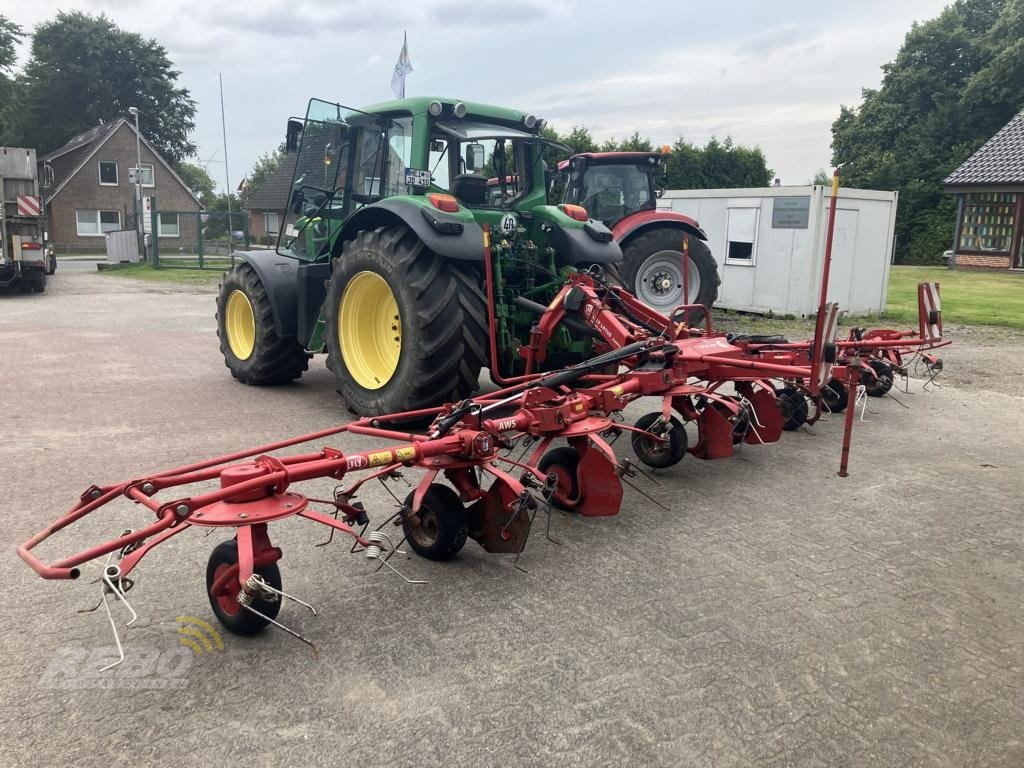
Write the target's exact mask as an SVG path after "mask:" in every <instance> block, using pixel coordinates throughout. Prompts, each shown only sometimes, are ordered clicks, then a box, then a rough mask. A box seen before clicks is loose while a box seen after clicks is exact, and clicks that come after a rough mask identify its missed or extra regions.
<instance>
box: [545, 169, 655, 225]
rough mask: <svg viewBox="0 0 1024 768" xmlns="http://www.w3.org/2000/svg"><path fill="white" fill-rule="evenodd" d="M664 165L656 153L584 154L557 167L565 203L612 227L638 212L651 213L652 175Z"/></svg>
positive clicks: (652, 195)
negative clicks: (577, 207)
mask: <svg viewBox="0 0 1024 768" xmlns="http://www.w3.org/2000/svg"><path fill="white" fill-rule="evenodd" d="M663 162H664V156H663V155H662V154H661V153H659V152H584V153H581V154H578V155H574V156H573V157H572V158H570V159H569V160H564V161H562V162H561V163H559V164H558V171H559V175H560V176H562V178H563V180H564V184H565V193H564V201H565V202H566V203H572V204H575V205H581V206H583V207H584V208H585V209H586V210H587V212H588V213H590V215H591V216H593V217H594V218H595V219H598V220H600V221H602V222H604V223H605V225H607V226H609V227H614V226H615V224H617V223H618V222H619V221H621V220H622V219H624V218H625V217H626V216H629V215H630V214H632V213H636V212H637V211H653V210H654V209H655V207H656V200H657V197H658V195H657V190H656V186H655V179H654V174H655V171H657V170H659V169H660V167H661V165H662V163H663Z"/></svg>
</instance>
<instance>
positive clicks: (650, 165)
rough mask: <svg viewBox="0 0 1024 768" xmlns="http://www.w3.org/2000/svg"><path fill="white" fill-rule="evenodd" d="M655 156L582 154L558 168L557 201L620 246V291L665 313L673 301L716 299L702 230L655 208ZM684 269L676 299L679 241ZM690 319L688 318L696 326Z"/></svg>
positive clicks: (660, 157)
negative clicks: (579, 211) (560, 187)
mask: <svg viewBox="0 0 1024 768" xmlns="http://www.w3.org/2000/svg"><path fill="white" fill-rule="evenodd" d="M665 158H666V155H665V154H663V153H661V152H583V153H580V154H578V155H573V156H572V157H571V158H569V159H568V160H563V161H562V162H560V163H559V164H558V173H559V178H560V180H561V181H562V183H563V184H564V191H563V192H562V202H563V203H571V204H575V205H582V206H583V207H584V208H586V209H587V212H588V213H589V214H590V216H591V217H592V218H594V219H598V220H600V221H602V222H604V223H605V225H606V226H608V227H609V228H610V229H611V230H612V235H613V236H614V238H615V240H616V241H618V243H619V245H620V246H621V248H622V256H623V261H622V267H621V277H622V283H623V286H624V287H625V288H626V290H628V291H629V292H630V293H632V294H634V295H635V296H636V297H637V298H639V299H640V300H641V301H642V302H644V303H645V304H647V305H648V306H649V307H651V308H653V309H656V310H658V311H660V312H671V311H672V309H673V308H675V307H678V306H679V305H680V304H703V305H704V306H706V307H710V306H711V305H712V304H714V302H715V299H717V298H718V284H719V283H720V282H721V281H720V279H719V277H718V265H717V264H716V263H715V259H714V258H713V257H712V255H711V250H710V249H709V248H708V246H707V244H706V242H705V241H706V240H707V239H708V236H707V233H705V232H704V230H703V229H701V227H700V224H698V223H697V222H696V221H695V220H693V219H691V218H690V217H689V216H684V215H683V214H680V213H674V212H672V211H659V210H657V199H658V190H657V185H656V183H655V172H656V171H658V170H659V169H660V168H661V165H662V163H663V162H664V161H665ZM684 235H688V236H689V264H690V267H689V270H688V275H687V289H688V291H689V296H687V297H685V298H684V297H683V254H682V249H683V236H684ZM697 320H698V318H696V317H695V318H693V321H694V322H696V321H697Z"/></svg>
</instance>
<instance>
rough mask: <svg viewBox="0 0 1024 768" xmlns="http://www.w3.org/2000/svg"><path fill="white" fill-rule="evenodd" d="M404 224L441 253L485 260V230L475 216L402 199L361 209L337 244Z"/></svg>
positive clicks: (463, 258)
mask: <svg viewBox="0 0 1024 768" xmlns="http://www.w3.org/2000/svg"><path fill="white" fill-rule="evenodd" d="M402 224H404V225H405V226H407V227H409V228H410V229H411V230H412V231H413V232H415V233H416V236H417V237H418V238H419V239H420V241H421V242H422V243H423V244H424V245H425V246H427V248H429V249H430V250H431V251H433V252H434V253H436V254H438V255H439V256H444V257H445V258H449V259H458V260H460V261H483V260H484V231H483V229H481V228H480V225H479V224H477V223H476V222H475V221H473V219H472V217H470V216H458V215H452V214H450V213H444V212H443V211H439V210H437V209H435V208H434V207H432V206H429V205H423V204H421V203H416V202H413V201H412V200H409V199H403V198H388V199H386V200H381V201H379V202H377V203H373V204H372V205H367V206H365V207H363V208H360V209H359V210H358V211H356V212H355V213H354V214H352V215H351V216H350V217H349V219H348V221H346V222H345V225H344V226H343V227H342V229H341V232H340V233H339V235H338V239H337V246H338V247H340V246H341V245H342V243H344V242H345V241H346V240H351V239H353V238H354V237H355V236H356V234H357V233H358V232H361V231H363V230H367V229H376V228H377V227H394V226H400V225H402ZM446 230H447V231H446Z"/></svg>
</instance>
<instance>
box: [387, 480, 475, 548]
mask: <svg viewBox="0 0 1024 768" xmlns="http://www.w3.org/2000/svg"><path fill="white" fill-rule="evenodd" d="M414 495H415V494H414V493H410V494H409V495H408V496H406V497H405V504H406V506H408V507H409V508H412V500H413V496H414ZM419 518H420V523H419V525H416V526H413V525H412V524H411V523H410V522H409V521H408V520H406V521H403V522H402V531H403V532H404V533H405V538H406V540H407V541H408V542H409V546H410V547H412V548H413V550H415V552H416V554H417V555H419V556H420V557H425V558H427V559H428V560H451V559H452V558H453V557H455V555H457V554H458V553H459V550H460V549H462V547H463V546H464V545H465V544H466V537H467V536H469V513H468V512H467V511H466V507H465V506H463V504H462V499H460V498H459V494H457V493H456V492H455V491H453V490H452V489H451V488H449V487H448V486H447V485H440V484H438V483H433V484H431V486H430V487H429V488H427V492H426V493H425V494H423V503H422V504H420V514H419Z"/></svg>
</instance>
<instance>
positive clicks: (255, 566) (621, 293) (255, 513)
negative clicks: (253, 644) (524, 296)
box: [18, 237, 948, 663]
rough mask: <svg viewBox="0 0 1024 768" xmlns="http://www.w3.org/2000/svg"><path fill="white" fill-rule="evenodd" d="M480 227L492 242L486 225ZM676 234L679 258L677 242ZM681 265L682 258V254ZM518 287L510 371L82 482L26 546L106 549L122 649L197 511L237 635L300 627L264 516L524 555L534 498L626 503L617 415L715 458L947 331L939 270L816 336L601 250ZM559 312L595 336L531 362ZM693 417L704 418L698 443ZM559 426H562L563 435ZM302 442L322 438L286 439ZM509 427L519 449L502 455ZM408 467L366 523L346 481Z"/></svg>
mask: <svg viewBox="0 0 1024 768" xmlns="http://www.w3.org/2000/svg"><path fill="white" fill-rule="evenodd" d="M485 241H487V238H486V237H485ZM485 245H486V247H487V248H488V249H490V243H489V242H486V243H485ZM683 254H684V259H685V254H686V248H685V246H684V247H683ZM827 263H828V260H827V259H826V264H827ZM682 271H683V274H685V273H686V271H687V267H686V265H685V263H684V266H683V269H682ZM488 289H489V290H491V289H492V285H491V283H490V277H488ZM520 306H521V307H523V308H526V309H533V310H535V311H536V312H537V313H538V315H539V317H538V319H537V322H536V324H535V326H534V328H533V332H532V334H531V336H530V340H529V344H527V345H525V346H523V347H522V349H521V350H520V354H521V355H522V356H523V358H524V359H525V363H526V366H525V370H526V373H525V374H524V375H522V376H519V377H516V378H515V379H510V380H508V381H507V382H505V383H506V384H508V385H509V386H506V388H504V389H500V390H498V391H496V392H492V393H488V394H485V395H482V396H479V397H477V398H474V399H471V400H465V401H462V402H459V403H452V404H448V405H445V406H442V407H439V408H434V409H427V410H420V411H416V412H409V413H398V414H382V415H379V416H374V417H365V418H362V419H359V420H357V421H355V422H352V423H350V424H346V425H341V426H336V427H332V428H330V429H325V430H321V431H319V432H314V433H311V434H307V435H301V436H299V437H295V438H291V439H288V440H283V441H280V442H277V443H273V444H270V445H263V446H259V447H257V448H252V449H249V450H245V451H240V452H237V453H233V454H229V455H226V456H219V457H216V458H213V459H209V460H206V461H202V462H198V463H193V464H189V465H187V466H183V467H178V468H176V469H171V470H166V471H162V472H157V473H152V474H148V475H142V476H140V477H137V478H134V479H131V480H127V481H124V482H120V483H116V484H113V485H106V486H93V487H90V488H89V489H87V490H86V491H85V492H84V493H83V494H82V495H81V497H80V499H79V501H78V503H77V504H75V506H74V507H73V508H72V509H71V510H70V511H69V512H68V513H66V514H65V515H64V516H62V517H61V518H59V519H58V520H57V521H56V522H54V523H52V524H51V525H49V526H48V527H46V528H45V529H44V530H42V531H40V532H38V533H36V534H35V535H34V536H32V537H31V538H30V539H29V540H28V541H26V542H25V543H24V544H22V545H21V546H20V547H19V548H18V554H19V555H20V556H21V558H22V559H23V560H25V562H26V563H28V564H29V565H30V566H31V567H32V568H33V569H34V570H35V571H36V572H37V573H38V574H39V575H40V576H42V577H43V578H47V579H75V578H78V577H79V575H80V574H81V567H82V566H83V565H84V564H86V563H88V562H90V561H92V560H95V559H97V558H105V562H104V566H103V569H102V572H101V580H102V589H103V604H104V605H105V607H106V610H107V614H108V617H109V618H110V623H111V626H112V627H113V628H114V634H115V639H116V641H117V645H118V648H119V650H120V648H121V644H120V639H119V638H118V634H117V628H116V622H115V621H114V619H113V616H112V614H111V611H110V603H109V602H108V596H113V598H114V599H115V600H116V601H118V602H123V603H124V605H125V606H126V607H127V609H128V610H129V611H130V612H131V614H132V616H133V617H134V611H132V609H131V607H130V605H129V604H128V601H127V599H126V592H127V591H128V590H129V589H130V588H131V586H132V578H131V576H132V575H133V574H134V571H135V568H136V566H138V564H139V562H140V561H141V560H142V558H143V557H145V555H146V554H147V553H149V552H150V551H152V549H153V548H154V547H156V546H158V545H160V544H162V543H163V542H166V541H167V540H169V539H170V538H172V537H174V536H176V535H178V534H180V533H182V532H183V531H185V530H187V529H189V528H193V527H196V528H221V529H224V530H225V532H227V533H230V534H233V537H232V538H228V539H226V540H225V541H223V542H222V543H220V544H218V545H217V546H216V547H214V548H213V551H212V552H211V554H210V558H209V562H208V566H207V571H206V590H207V593H208V597H209V601H210V605H211V607H212V609H213V612H214V614H215V615H216V616H217V618H218V619H219V621H220V622H221V623H222V624H223V625H224V627H225V628H227V629H228V630H229V631H231V632H234V633H236V634H243V635H245V634H252V633H254V632H257V631H259V630H261V629H262V628H264V627H265V626H267V625H268V624H274V625H275V626H278V627H280V628H282V629H284V630H285V631H287V632H289V633H290V634H292V635H294V636H296V637H299V638H300V639H302V640H303V641H304V642H307V643H308V642H309V641H308V640H306V639H305V638H302V637H301V636H300V635H299V634H298V633H297V632H295V631H294V630H292V629H289V628H287V627H285V626H284V625H282V624H281V623H279V622H278V620H277V618H278V613H279V611H280V608H281V604H282V599H291V600H295V601H296V602H299V603H301V604H302V605H304V606H306V607H307V608H309V609H310V610H313V609H312V607H311V606H309V605H308V603H304V602H303V601H301V600H297V598H294V597H292V596H291V595H289V594H287V593H286V592H284V591H283V589H282V581H281V575H280V571H279V570H278V566H277V563H278V561H279V560H280V559H281V557H282V552H281V550H280V549H279V548H277V547H276V546H274V545H273V543H272V542H271V538H270V534H269V527H270V524H271V523H276V522H279V521H283V520H285V519H287V518H301V519H304V520H307V521H310V522H312V523H317V524H319V525H322V526H326V527H328V528H330V529H331V532H332V536H333V534H334V532H341V533H343V534H345V535H347V536H349V537H350V538H351V539H352V540H353V545H352V551H353V552H361V553H363V554H364V556H365V557H367V558H369V559H371V560H373V561H374V562H375V563H379V564H380V565H381V566H384V565H386V566H388V567H389V568H392V570H394V568H393V566H392V564H390V563H389V562H388V559H389V558H390V557H391V555H393V554H394V553H395V552H397V551H400V550H399V549H398V548H399V547H401V546H402V543H401V541H400V539H404V540H405V541H407V542H408V544H409V546H410V547H411V548H412V549H413V550H415V551H416V552H417V553H418V554H420V555H422V556H424V557H427V558H430V559H433V560H447V559H450V558H452V557H454V556H455V555H456V554H457V553H458V551H459V550H460V549H461V548H462V547H463V545H464V544H465V543H466V541H467V539H468V538H472V539H474V540H475V541H477V542H478V543H479V544H480V546H481V547H483V549H484V550H486V551H488V552H494V553H514V554H516V555H517V557H518V554H519V553H521V552H522V551H523V549H524V547H525V545H526V541H527V538H528V536H529V533H530V530H531V526H532V523H533V520H534V518H535V516H536V514H537V513H538V511H543V512H548V513H550V507H551V506H554V507H557V508H560V509H563V510H572V511H575V512H578V513H579V514H580V515H582V516H584V517H601V516H609V515H615V514H618V512H619V510H620V508H621V504H622V499H623V494H624V489H623V483H624V482H627V483H628V480H627V479H626V478H628V477H631V476H633V475H634V474H635V472H636V471H637V470H636V468H634V467H633V466H632V465H631V464H630V462H629V461H628V460H625V459H621V458H618V457H617V456H616V453H615V450H614V448H613V446H612V442H614V439H615V438H617V437H618V436H620V435H622V434H623V433H625V432H628V433H630V442H631V445H632V447H633V450H634V452H635V454H636V456H637V457H638V458H639V460H640V461H641V462H642V463H644V464H645V465H647V466H649V467H652V468H659V469H660V468H667V467H670V466H672V465H674V464H675V463H677V462H678V461H680V460H681V459H682V458H683V457H684V456H685V455H686V454H687V453H689V454H691V455H693V456H696V457H698V458H702V459H719V458H725V457H728V456H730V455H732V453H733V450H734V447H735V446H736V445H738V444H740V443H748V444H758V445H761V444H769V443H773V442H776V441H777V440H779V439H780V437H781V435H782V433H783V431H784V430H785V429H786V428H787V426H788V427H792V425H793V423H794V421H797V422H800V423H802V422H803V421H812V420H813V419H815V418H817V417H818V416H819V415H820V414H821V413H822V412H823V410H827V409H829V408H830V405H829V403H830V401H831V403H832V405H831V409H832V410H840V408H839V407H838V405H839V403H838V402H837V400H836V399H835V393H836V392H837V391H838V390H837V389H836V388H837V387H838V386H843V387H845V388H846V389H847V390H849V391H854V390H857V389H858V388H859V387H864V390H865V391H868V389H869V387H874V388H884V387H885V386H886V385H885V383H884V382H883V378H884V377H885V376H888V377H889V379H888V381H889V386H891V381H892V375H894V374H895V373H897V372H898V373H902V372H905V371H906V366H907V364H908V362H909V360H910V359H911V358H913V357H914V356H923V357H924V358H925V360H926V362H927V363H928V365H929V366H930V367H931V368H932V369H933V370H934V369H937V368H939V367H941V365H940V363H941V361H938V360H937V359H936V358H934V357H933V356H932V355H931V350H934V349H935V348H937V347H940V346H943V345H944V344H947V343H948V342H946V341H944V340H943V338H942V318H941V307H940V303H939V290H938V285H936V284H922V286H921V287H920V289H919V315H920V320H919V327H918V328H917V329H915V330H904V331H896V330H871V331H864V330H859V329H854V330H853V331H851V332H850V336H849V337H848V338H847V339H843V340H838V341H837V340H836V325H837V320H838V307H837V306H836V305H835V304H826V303H825V302H822V304H821V306H820V309H819V311H818V316H817V323H816V331H815V335H814V338H813V339H811V340H808V341H804V342H789V341H787V340H785V339H779V338H764V337H762V338H757V337H729V336H726V335H724V334H720V333H716V332H715V330H714V328H713V327H712V323H711V319H710V313H709V312H708V311H707V308H705V307H703V306H700V305H688V304H682V305H680V306H678V307H676V308H675V309H673V310H672V311H671V312H669V313H668V314H661V313H659V312H657V311H655V310H652V309H650V308H649V307H648V306H646V305H645V304H643V303H642V302H640V301H638V300H637V299H636V298H635V297H634V296H633V295H632V294H631V293H630V292H629V291H626V290H625V289H623V288H621V287H618V286H616V285H613V284H610V283H609V282H606V281H605V279H604V278H603V276H602V273H601V272H600V271H599V270H597V269H595V270H593V271H591V272H579V273H575V274H572V275H570V276H569V278H568V280H567V281H566V283H565V285H564V286H563V288H562V290H561V291H560V292H559V294H558V296H557V297H556V298H555V300H554V301H553V302H551V303H550V304H549V305H548V306H540V305H531V304H530V303H529V302H525V301H524V302H521V303H520ZM691 311H692V312H695V313H700V315H701V316H702V317H703V327H700V328H693V327H690V326H689V325H688V324H687V322H686V318H687V315H688V314H689V313H690V312H691ZM563 324H566V325H570V326H572V327H575V328H577V329H579V330H582V331H583V332H585V333H586V334H588V335H590V336H591V337H592V338H593V341H594V349H595V351H596V352H597V353H598V354H597V355H596V356H595V357H593V358H591V359H589V360H587V361H585V362H583V363H581V364H579V365H576V366H574V367H571V368H567V369H562V370H556V371H553V372H549V373H534V371H538V370H541V369H542V366H543V363H544V361H545V352H546V349H547V341H548V339H549V338H550V336H551V334H552V333H554V332H555V329H556V328H558V327H559V326H560V325H563ZM492 327H493V326H492ZM493 349H494V345H493V344H492V350H493ZM493 370H494V371H495V372H496V371H497V370H498V368H497V365H496V364H495V365H494V366H493ZM830 388H831V392H832V394H831V395H830V394H829V391H830ZM644 398H657V399H658V400H657V401H656V402H657V405H656V406H655V407H654V408H652V410H651V411H650V412H649V413H647V414H645V415H643V416H641V417H640V419H639V420H637V422H636V423H635V424H634V425H632V426H627V425H625V424H624V423H623V421H622V415H621V414H622V411H623V410H624V409H625V408H626V407H627V406H628V405H630V404H631V403H634V402H637V401H639V400H641V399H644ZM810 406H814V414H813V416H812V415H810V413H809V408H810ZM853 410H854V409H853V408H849V409H848V411H847V414H846V422H845V431H844V442H843V454H842V463H841V468H840V474H841V475H845V473H846V468H847V460H848V456H849V447H850V436H851V431H852V423H853V419H852V414H853ZM414 418H420V419H432V422H431V424H430V427H429V428H428V429H427V431H426V433H425V434H423V433H414V432H411V431H408V429H407V428H405V427H403V426H401V425H403V424H407V423H408V422H409V420H410V419H414ZM686 423H692V424H693V425H695V428H696V435H697V437H696V441H695V442H694V444H693V445H690V444H689V439H688V435H687V431H686V429H685V424H686ZM797 426H799V424H797ZM346 432H347V433H352V434H358V435H363V436H369V437H373V438H377V439H380V440H381V441H386V445H382V446H381V447H379V448H377V449H375V450H366V451H358V452H350V453H345V452H343V451H342V450H340V449H338V448H335V447H331V446H329V445H323V444H322V443H323V442H325V441H326V440H327V439H328V438H331V437H334V436H336V435H339V434H342V433H346ZM556 441H564V442H565V443H566V445H564V446H560V447H555V445H554V444H555V442H556ZM305 443H320V445H318V446H317V447H315V448H313V449H312V450H310V451H308V452H305V453H296V454H291V455H277V454H279V453H280V452H281V451H283V450H284V449H288V448H293V447H295V446H299V445H301V444H305ZM517 447H520V448H523V449H524V450H523V452H522V454H521V455H520V456H519V457H518V458H516V459H513V458H512V453H513V449H515V448H517ZM272 454H273V455H272ZM527 454H528V455H527ZM410 470H412V471H417V472H420V473H421V477H420V479H419V480H418V482H417V483H416V484H415V487H414V489H413V491H412V492H411V493H409V494H408V496H407V498H405V499H404V501H401V502H399V505H398V506H399V509H398V511H397V512H393V513H391V514H390V515H386V516H384V519H383V520H382V521H380V522H378V523H377V525H376V526H375V527H373V528H371V522H370V521H371V516H370V514H369V513H368V511H367V510H366V508H365V507H364V506H363V504H362V503H361V502H360V501H357V500H356V499H357V496H358V493H359V491H360V489H361V488H362V486H363V485H365V484H366V483H367V482H368V481H371V480H380V481H381V482H385V481H387V480H389V479H393V478H395V477H396V476H398V475H399V474H400V473H404V472H407V471H410ZM324 478H327V479H331V480H334V481H336V482H338V483H339V484H338V486H337V487H336V488H335V490H334V493H333V497H332V498H329V499H322V498H317V497H316V496H314V495H312V494H311V493H305V492H303V491H302V490H300V489H301V488H302V486H303V483H309V482H312V481H317V480H321V479H324ZM442 480H443V481H446V482H442ZM214 484H216V486H217V487H212V486H213V485H214ZM638 490H639V489H638ZM640 492H641V493H642V491H640ZM396 498H397V497H396ZM121 499H128V500H130V501H131V502H134V503H135V504H137V505H140V506H141V507H144V508H145V510H146V513H145V515H144V521H143V523H142V524H141V525H140V526H139V527H138V528H137V529H134V530H125V531H123V532H122V533H121V534H120V535H118V536H116V537H114V538H112V539H110V540H108V541H105V542H103V543H100V544H96V545H95V546H91V547H89V548H87V549H84V550H82V551H79V552H77V553H76V554H73V555H69V556H66V557H61V558H58V559H56V560H54V561H52V562H44V561H43V560H42V559H40V558H39V557H38V556H37V554H36V549H37V547H39V546H40V545H42V544H43V543H44V542H45V541H46V540H47V539H49V538H50V537H51V536H53V535H54V534H56V533H58V532H59V531H62V530H63V529H66V528H68V527H69V526H71V525H73V524H74V523H76V522H78V521H80V520H82V519H83V518H85V517H86V516H89V515H92V514H94V513H96V512H98V511H100V510H101V509H103V508H104V507H107V506H108V505H110V504H112V503H113V502H115V501H118V500H121ZM549 520H550V517H549ZM388 526H391V527H392V529H394V528H395V527H397V526H401V529H402V535H401V536H399V535H398V534H397V531H395V535H389V533H388V531H387V530H386V529H387V527H388ZM403 578H404V577H403ZM314 612H315V611H314ZM129 623H130V622H129ZM121 657H122V658H123V653H122V656H121ZM115 663H119V662H115Z"/></svg>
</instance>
